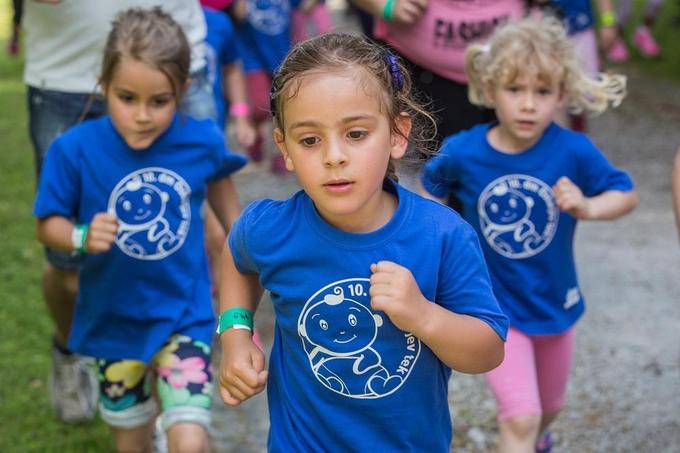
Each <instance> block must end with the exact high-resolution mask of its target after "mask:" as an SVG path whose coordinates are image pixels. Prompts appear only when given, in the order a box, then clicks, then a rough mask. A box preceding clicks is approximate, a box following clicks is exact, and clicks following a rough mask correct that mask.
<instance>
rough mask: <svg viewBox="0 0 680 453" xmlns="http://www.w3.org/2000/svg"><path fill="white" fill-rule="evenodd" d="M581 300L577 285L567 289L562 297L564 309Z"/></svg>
mask: <svg viewBox="0 0 680 453" xmlns="http://www.w3.org/2000/svg"><path fill="white" fill-rule="evenodd" d="M580 301H581V293H580V292H579V290H578V287H576V286H574V287H573V288H569V290H568V291H567V296H566V297H565V298H564V305H563V307H564V309H565V310H569V309H570V308H571V307H573V306H574V305H576V304H577V303H579V302H580Z"/></svg>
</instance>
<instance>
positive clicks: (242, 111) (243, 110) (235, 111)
mask: <svg viewBox="0 0 680 453" xmlns="http://www.w3.org/2000/svg"><path fill="white" fill-rule="evenodd" d="M229 115H231V116H233V117H236V118H238V117H242V116H248V115H250V107H248V104H247V103H245V102H237V103H235V104H231V107H229Z"/></svg>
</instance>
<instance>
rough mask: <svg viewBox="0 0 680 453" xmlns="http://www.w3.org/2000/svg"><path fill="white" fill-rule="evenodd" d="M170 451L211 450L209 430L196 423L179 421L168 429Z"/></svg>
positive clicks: (198, 451)
mask: <svg viewBox="0 0 680 453" xmlns="http://www.w3.org/2000/svg"><path fill="white" fill-rule="evenodd" d="M168 446H169V447H170V451H181V452H186V453H205V452H208V451H209V450H210V442H209V441H208V432H207V430H206V429H205V427H203V426H201V425H198V424H195V423H177V424H175V425H173V426H171V427H170V429H169V430H168Z"/></svg>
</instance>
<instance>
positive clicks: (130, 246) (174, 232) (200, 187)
mask: <svg viewBox="0 0 680 453" xmlns="http://www.w3.org/2000/svg"><path fill="white" fill-rule="evenodd" d="M244 164H245V158H243V157H241V156H239V155H236V154H233V153H231V152H228V151H226V150H225V148H224V139H223V137H222V134H221V133H220V132H219V130H218V129H217V128H216V127H215V124H214V122H213V121H210V120H204V121H197V120H194V119H192V118H189V117H184V116H179V115H175V118H174V119H173V121H172V123H171V125H170V127H169V128H168V130H167V131H165V132H164V133H163V134H162V135H161V136H160V137H159V138H158V139H157V140H156V141H155V142H154V143H153V144H152V145H151V146H150V147H149V148H147V149H145V150H141V151H140V150H133V149H131V148H130V147H128V146H127V144H126V143H125V141H124V140H123V138H122V137H121V136H120V135H119V134H118V132H117V131H116V130H115V129H114V127H113V124H112V123H111V119H110V117H108V116H105V117H102V118H99V119H96V120H92V121H85V122H83V123H81V124H78V125H77V126H75V127H73V128H71V129H69V130H68V131H66V132H65V133H64V134H62V135H60V136H59V137H58V138H57V139H56V140H55V141H54V142H53V144H52V145H51V147H50V148H49V151H48V152H47V157H46V159H45V164H44V166H43V170H42V174H41V178H40V184H39V188H38V194H37V196H36V201H35V207H34V211H33V213H34V215H35V216H36V217H40V218H44V217H49V216H53V215H58V216H64V217H67V218H74V219H75V222H76V223H78V224H86V223H90V222H91V220H92V218H93V217H94V215H95V214H96V213H99V212H109V213H114V214H115V215H116V217H117V218H118V223H119V226H118V234H117V237H116V240H115V242H114V243H113V244H112V248H111V250H110V251H108V252H106V253H100V254H88V255H85V259H84V262H83V265H82V268H81V269H80V287H79V290H78V300H77V304H76V310H75V318H74V321H73V326H72V329H71V335H70V338H69V347H70V348H71V349H72V350H74V351H76V352H79V353H81V354H85V355H88V356H93V357H99V358H106V359H134V360H141V361H144V362H148V361H149V360H150V359H151V358H152V356H153V355H154V354H155V353H156V352H158V350H159V349H160V348H161V346H162V345H163V343H164V342H165V341H166V340H167V339H168V338H169V337H170V336H171V335H172V334H173V333H180V334H185V335H188V336H190V337H192V338H195V339H197V340H201V341H204V342H206V343H209V342H210V340H211V335H212V330H213V326H214V319H213V318H214V315H213V310H212V305H211V297H210V281H209V276H208V268H207V258H206V255H205V251H204V248H205V247H204V240H203V219H202V217H203V216H202V212H201V206H202V205H203V201H204V200H205V197H206V187H207V183H208V182H210V181H212V180H217V179H219V178H222V177H225V176H227V175H229V174H230V173H232V172H234V171H236V170H237V169H239V168H241V167H242V166H243V165H244Z"/></svg>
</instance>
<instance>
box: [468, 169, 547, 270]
mask: <svg viewBox="0 0 680 453" xmlns="http://www.w3.org/2000/svg"><path fill="white" fill-rule="evenodd" d="M477 212H478V214H479V223H480V226H481V230H482V234H483V235H484V238H485V239H486V242H487V243H488V244H489V245H490V246H491V248H492V249H494V250H495V251H496V252H498V253H499V254H501V255H503V256H505V257H507V258H513V259H520V258H528V257H530V256H534V255H536V254H537V253H539V252H540V251H541V250H543V249H544V248H546V247H547V246H548V244H550V242H551V241H552V239H553V236H554V235H555V230H556V229H557V222H558V220H559V211H558V209H557V207H556V205H555V195H554V193H553V191H552V189H551V188H550V186H548V185H547V184H546V183H544V182H543V181H541V180H540V179H536V178H534V177H532V176H527V175H506V176H502V177H500V178H498V179H496V180H495V181H493V182H491V183H490V184H489V185H488V186H486V187H485V188H484V190H483V191H482V193H481V195H480V196H479V200H478V201H477Z"/></svg>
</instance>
